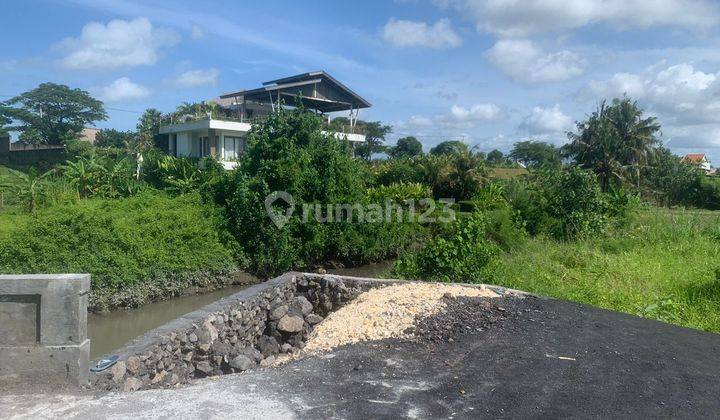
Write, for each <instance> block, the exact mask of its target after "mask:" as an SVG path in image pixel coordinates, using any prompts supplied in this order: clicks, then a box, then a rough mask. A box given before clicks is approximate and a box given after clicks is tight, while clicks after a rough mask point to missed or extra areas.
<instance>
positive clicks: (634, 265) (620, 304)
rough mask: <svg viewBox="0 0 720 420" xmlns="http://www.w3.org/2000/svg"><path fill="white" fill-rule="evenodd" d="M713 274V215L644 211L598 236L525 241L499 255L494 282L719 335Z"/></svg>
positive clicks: (719, 259) (716, 244)
mask: <svg viewBox="0 0 720 420" xmlns="http://www.w3.org/2000/svg"><path fill="white" fill-rule="evenodd" d="M718 270H720V212H710V211H684V210H667V209H651V210H644V211H641V212H640V213H639V215H638V216H637V217H636V219H635V220H634V221H633V222H632V223H631V225H630V226H629V227H627V228H625V229H622V230H618V231H614V232H612V233H608V234H607V236H603V237H600V238H593V239H584V240H578V241H570V242H560V241H556V240H552V239H548V238H544V237H536V238H531V239H529V240H528V241H527V242H526V243H525V244H524V245H523V246H521V247H520V248H519V249H516V250H514V251H512V252H509V253H506V254H503V255H501V256H500V259H499V263H498V267H497V271H496V276H495V277H494V278H493V281H494V282H496V283H498V284H501V285H504V286H507V287H512V288H517V289H521V290H526V291H529V292H534V293H538V294H542V295H548V296H553V297H556V298H560V299H567V300H573V301H577V302H582V303H587V304H590V305H595V306H600V307H603V308H607V309H613V310H617V311H622V312H627V313H631V314H635V315H640V316H644V317H647V318H653V319H658V320H662V321H665V322H670V323H673V324H678V325H683V326H686V327H691V328H698V329H702V330H706V331H712V332H720V271H718Z"/></svg>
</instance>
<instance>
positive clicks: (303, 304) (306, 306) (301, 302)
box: [294, 296, 313, 315]
mask: <svg viewBox="0 0 720 420" xmlns="http://www.w3.org/2000/svg"><path fill="white" fill-rule="evenodd" d="M294 303H295V304H296V305H298V306H299V307H300V310H301V311H302V314H303V315H307V314H309V313H310V312H312V310H313V305H312V303H310V301H309V300H307V299H306V298H305V296H298V297H296V298H295V302H294Z"/></svg>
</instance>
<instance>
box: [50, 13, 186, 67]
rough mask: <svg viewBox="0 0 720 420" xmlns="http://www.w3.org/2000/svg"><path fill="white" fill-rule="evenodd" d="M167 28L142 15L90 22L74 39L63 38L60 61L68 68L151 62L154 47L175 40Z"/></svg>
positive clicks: (119, 65)
mask: <svg viewBox="0 0 720 420" xmlns="http://www.w3.org/2000/svg"><path fill="white" fill-rule="evenodd" d="M179 39H180V37H179V35H178V34H177V33H176V32H175V31H173V30H170V29H165V28H153V26H152V24H151V23H150V21H149V20H148V19H146V18H137V19H134V20H129V21H128V20H119V19H118V20H111V21H110V22H108V23H107V25H104V24H103V23H100V22H90V23H88V24H87V25H85V26H84V27H83V29H82V33H81V34H80V37H78V38H66V39H65V40H63V41H62V42H61V43H60V47H61V48H63V49H64V50H66V51H68V54H67V55H66V56H65V57H64V58H63V59H62V60H61V64H62V65H63V66H64V67H66V68H71V69H95V68H100V69H111V68H117V67H130V66H140V65H149V64H155V62H157V60H158V50H159V49H161V48H164V47H170V46H173V45H175V44H177V43H178V41H179Z"/></svg>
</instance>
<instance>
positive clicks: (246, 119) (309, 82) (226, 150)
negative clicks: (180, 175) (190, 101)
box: [160, 71, 370, 169]
mask: <svg viewBox="0 0 720 420" xmlns="http://www.w3.org/2000/svg"><path fill="white" fill-rule="evenodd" d="M212 102H214V103H215V104H217V106H218V107H221V108H222V109H223V110H224V111H226V114H227V115H230V117H227V116H223V117H214V116H210V115H208V116H202V117H200V118H198V117H192V116H186V118H183V119H182V120H181V121H173V122H172V123H171V124H168V125H164V126H162V127H160V134H161V137H162V140H161V142H162V146H163V148H164V149H165V150H166V151H167V153H169V154H170V155H173V156H189V157H203V156H208V155H211V156H217V157H218V159H219V160H220V162H221V163H222V164H223V166H224V167H225V168H227V169H232V168H234V167H235V166H236V164H237V158H238V156H240V155H241V154H242V153H243V151H244V150H245V136H246V134H247V133H248V131H250V128H251V127H252V124H253V122H254V121H257V120H258V119H261V118H263V117H264V116H266V115H268V114H270V113H271V112H273V111H274V110H275V107H277V106H292V105H295V104H297V103H298V102H300V103H302V105H303V106H304V107H305V109H307V110H311V111H315V112H316V113H318V114H319V115H321V116H323V118H324V119H325V121H326V122H328V123H329V121H330V119H329V115H328V114H330V113H334V112H341V111H348V112H349V122H350V124H349V125H347V126H342V127H341V128H340V129H339V130H338V128H337V127H336V128H335V130H338V131H332V133H333V135H335V136H336V137H337V138H341V139H345V140H347V141H350V142H353V143H361V142H364V141H365V135H364V134H362V133H360V132H359V131H360V130H358V127H356V123H357V117H358V111H359V110H360V109H362V108H368V107H370V103H369V102H368V101H366V100H365V99H363V98H362V97H360V96H359V95H358V94H356V93H355V92H353V91H352V90H350V89H349V88H348V87H346V86H345V85H343V84H342V83H340V82H339V81H337V80H336V79H335V78H333V77H332V76H330V75H329V74H327V73H325V72H324V71H315V72H310V73H303V74H298V75H295V76H290V77H285V78H282V79H277V80H271V81H269V82H265V83H263V85H262V87H259V88H257V89H252V90H241V91H238V92H232V93H227V94H224V95H221V96H220V97H219V98H217V99H214V100H213V101H212ZM328 131H329V132H330V130H329V129H328Z"/></svg>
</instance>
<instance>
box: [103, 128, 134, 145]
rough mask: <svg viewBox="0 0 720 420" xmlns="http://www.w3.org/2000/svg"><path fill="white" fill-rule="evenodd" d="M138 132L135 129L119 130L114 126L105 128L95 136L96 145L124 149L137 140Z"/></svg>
mask: <svg viewBox="0 0 720 420" xmlns="http://www.w3.org/2000/svg"><path fill="white" fill-rule="evenodd" d="M136 136H137V134H136V133H135V132H134V131H119V130H115V129H114V128H104V129H102V130H100V131H99V132H98V133H97V135H96V136H95V145H96V146H99V147H117V148H120V149H124V148H125V147H127V146H129V145H131V144H133V143H134V142H135V137H136Z"/></svg>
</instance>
